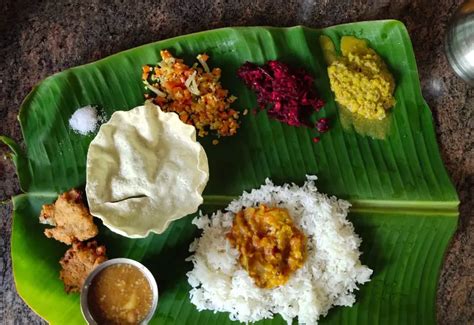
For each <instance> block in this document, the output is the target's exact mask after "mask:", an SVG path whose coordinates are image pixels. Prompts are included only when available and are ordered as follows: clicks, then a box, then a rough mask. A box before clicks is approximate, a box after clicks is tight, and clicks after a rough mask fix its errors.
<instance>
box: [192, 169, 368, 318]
mask: <svg viewBox="0 0 474 325" xmlns="http://www.w3.org/2000/svg"><path fill="white" fill-rule="evenodd" d="M306 177H307V182H306V183H305V184H304V185H303V186H302V187H299V186H297V185H295V184H291V185H289V184H285V185H283V186H275V185H273V183H272V182H271V181H270V180H268V179H267V180H266V181H265V185H262V186H261V187H260V189H257V190H252V191H251V192H250V193H247V192H244V193H243V194H242V196H241V197H239V198H238V199H236V200H234V201H232V202H231V203H230V204H229V206H228V207H227V208H226V210H227V212H222V211H217V212H216V213H214V214H213V215H212V216H211V217H209V216H207V215H202V214H201V216H200V217H198V218H195V219H194V220H193V223H194V224H195V225H196V226H197V227H198V228H199V229H202V230H203V233H202V236H201V238H197V239H196V240H195V241H194V242H193V243H192V244H191V246H190V248H189V250H190V251H191V252H194V255H192V256H190V257H189V258H188V260H191V261H192V262H193V264H194V268H193V270H191V271H190V272H188V273H187V276H188V282H189V284H190V285H191V286H192V289H191V291H190V297H191V302H192V303H193V304H194V305H196V307H197V309H198V310H204V309H209V310H213V311H215V312H229V313H230V315H229V317H230V319H232V320H238V321H241V322H254V321H258V320H261V319H263V318H273V315H274V314H276V313H279V314H280V315H281V316H282V317H283V318H284V319H285V320H286V321H287V322H288V324H290V323H292V320H293V318H295V317H298V322H299V323H304V324H317V321H318V319H319V318H320V316H325V315H326V314H327V312H328V310H329V309H330V308H331V306H333V305H334V306H352V304H353V303H354V302H355V295H354V293H353V291H354V290H355V289H358V287H357V284H358V283H364V282H367V281H369V279H370V275H371V274H372V270H371V269H369V268H368V267H367V266H365V265H362V264H361V263H360V261H359V256H360V254H361V253H360V252H359V250H358V248H359V245H360V243H361V239H360V238H359V237H358V236H357V234H355V232H354V227H353V226H352V224H351V223H350V222H349V221H348V220H347V219H346V216H347V213H348V210H349V207H350V203H349V202H347V201H344V200H338V199H337V198H336V197H328V196H327V195H325V194H321V193H318V191H317V188H316V186H315V185H314V181H315V180H316V179H317V178H316V176H306ZM258 204H266V205H268V206H273V207H280V208H286V209H287V210H288V212H289V213H290V215H291V216H292V218H293V220H294V222H295V224H296V225H297V226H298V227H299V228H300V229H301V230H303V232H304V233H305V234H306V235H307V237H308V243H307V245H308V246H307V250H308V256H307V260H306V262H305V264H304V266H303V267H302V268H300V269H298V270H297V271H296V272H295V273H294V274H292V275H291V276H290V279H289V280H288V282H287V283H286V284H285V285H283V286H280V287H276V288H273V289H261V288H259V287H257V286H256V285H255V284H254V282H253V279H252V278H251V277H250V276H249V275H248V273H247V271H246V270H244V269H243V268H242V267H241V266H240V264H239V263H238V257H239V253H238V251H237V250H236V249H234V248H232V247H231V245H230V243H229V241H228V240H227V239H226V237H225V235H226V233H228V232H229V230H230V228H231V226H232V221H233V218H234V215H235V213H237V212H238V211H240V210H242V209H243V208H246V207H249V206H256V205H258Z"/></svg>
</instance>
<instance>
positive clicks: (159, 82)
mask: <svg viewBox="0 0 474 325" xmlns="http://www.w3.org/2000/svg"><path fill="white" fill-rule="evenodd" d="M160 54H161V58H162V61H161V62H159V63H158V64H157V65H156V66H151V65H145V66H144V67H143V74H142V79H143V83H144V84H145V89H147V90H148V91H147V93H146V94H145V98H146V99H152V100H153V102H154V103H155V104H157V105H159V106H160V107H161V109H162V110H163V111H165V112H175V113H177V114H178V115H179V118H180V119H181V121H183V122H185V123H187V124H191V125H194V126H195V127H196V129H197V132H198V135H199V136H200V137H204V136H206V135H207V134H208V133H209V131H215V133H216V134H217V136H218V137H221V136H231V135H234V134H236V132H237V129H238V127H239V124H238V122H237V121H238V118H239V112H237V111H236V110H234V109H232V108H231V107H230V106H231V105H232V103H233V102H234V101H235V100H236V99H237V97H235V96H229V91H228V90H227V89H224V88H223V87H222V85H221V83H220V81H219V79H220V77H221V69H220V68H213V69H212V70H211V69H209V66H208V65H207V61H208V59H209V56H208V55H207V54H200V55H198V56H197V60H198V61H199V65H198V63H195V64H194V65H193V66H191V67H189V66H187V65H186V64H185V63H184V62H183V60H182V59H178V58H175V57H173V55H172V54H171V53H170V52H169V51H167V50H164V51H161V52H160ZM216 142H217V141H216V140H214V141H213V143H216Z"/></svg>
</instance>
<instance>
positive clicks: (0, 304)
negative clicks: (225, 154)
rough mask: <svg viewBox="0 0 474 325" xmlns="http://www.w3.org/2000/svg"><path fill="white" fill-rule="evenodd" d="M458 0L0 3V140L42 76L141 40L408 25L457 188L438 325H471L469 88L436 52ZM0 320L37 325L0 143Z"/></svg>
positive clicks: (473, 162)
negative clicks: (228, 30) (245, 29)
mask: <svg viewBox="0 0 474 325" xmlns="http://www.w3.org/2000/svg"><path fill="white" fill-rule="evenodd" d="M460 3H461V1H457V0H443V1H427V0H417V1H409V0H381V1H373V0H369V1H349V0H340V1H337V0H332V1H329V0H321V1H304V0H302V1H294V0H284V1H278V0H268V1H256V0H253V1H230V0H212V1H199V0H194V1H182V0H163V1H151V0H150V1H128V2H127V1H106V0H95V1H87V0H70V1H65V0H61V1H41V0H37V1H25V0H15V1H13V0H0V9H1V11H0V134H5V135H8V136H10V137H12V138H14V139H15V140H17V141H21V138H22V137H21V132H20V129H19V125H18V123H17V119H16V117H17V114H18V109H19V106H20V103H21V101H22V99H23V98H24V97H25V96H26V95H27V93H28V92H29V91H30V90H31V88H32V87H33V86H34V85H35V84H36V83H38V82H39V81H40V80H42V79H43V78H45V77H47V76H49V75H51V74H53V73H55V72H58V71H61V70H64V69H66V68H69V67H73V66H76V65H80V64H84V63H87V62H92V61H95V60H97V59H100V58H103V57H105V56H108V55H110V54H113V53H116V52H120V51H122V50H126V49H129V48H132V47H135V46H138V45H141V44H146V43H149V42H153V41H157V40H160V39H166V38H169V37H173V36H177V35H181V34H187V33H191V32H196V31H201V30H207V29H212V28H218V27H224V26H244V25H247V26H256V25H272V26H293V25H306V26H309V27H325V26H330V25H334V24H339V23H345V22H352V21H363V20H373V19H387V18H393V19H399V20H401V21H402V22H404V23H405V24H406V26H407V28H408V31H409V33H410V36H411V39H412V41H413V46H414V50H415V55H416V59H417V64H418V69H419V75H420V80H421V85H422V91H423V96H424V98H425V99H426V101H427V102H428V105H429V106H430V108H431V110H432V112H433V117H434V121H435V124H436V135H437V140H438V144H439V147H440V151H441V154H442V157H443V160H444V163H445V166H446V168H447V170H448V172H449V175H450V176H451V179H452V181H453V183H454V184H455V187H456V189H457V191H458V194H459V197H460V200H461V205H460V219H459V226H458V230H457V232H456V234H455V236H454V238H453V240H452V242H451V244H450V246H449V248H448V250H447V253H446V257H445V261H444V265H443V267H442V271H441V276H440V279H439V284H438V293H437V320H438V323H440V324H468V323H470V324H473V323H474V277H473V274H474V267H473V266H474V258H473V252H474V249H473V248H474V240H473V236H472V235H473V233H474V221H473V220H474V218H473V210H474V197H473V188H474V178H473V171H474V149H473V148H474V146H473V143H474V134H473V133H474V132H473V129H474V119H473V110H474V89H473V88H472V87H468V86H467V85H466V84H465V83H463V82H462V81H461V80H460V79H459V78H457V77H456V76H455V75H454V74H453V72H452V71H451V69H450V67H449V65H448V62H447V60H446V58H445V56H444V52H443V41H444V35H445V30H446V26H447V24H448V21H449V18H450V16H451V15H452V13H453V12H454V11H455V9H456V7H457V6H458V5H459V4H460ZM0 158H1V159H0V202H1V203H0V215H1V223H2V225H1V227H2V228H1V233H0V249H1V263H0V281H1V289H0V297H1V300H0V320H1V322H2V324H43V323H44V321H43V320H42V319H41V318H39V317H38V316H37V315H36V314H35V313H34V312H33V311H31V310H30V309H29V308H28V307H27V306H26V305H25V303H24V302H23V301H22V300H21V298H20V297H19V296H18V294H17V292H16V290H15V286H14V282H13V277H12V270H11V257H10V233H11V226H12V218H11V214H12V206H11V203H10V202H9V199H10V197H11V196H12V195H15V194H17V193H19V191H20V190H19V187H18V181H17V178H16V175H15V173H14V168H13V164H12V163H11V161H10V160H9V159H7V149H6V148H5V147H3V146H0Z"/></svg>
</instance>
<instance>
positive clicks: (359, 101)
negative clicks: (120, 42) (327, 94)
mask: <svg viewBox="0 0 474 325" xmlns="http://www.w3.org/2000/svg"><path fill="white" fill-rule="evenodd" d="M341 52H342V56H339V57H336V58H334V59H333V60H332V63H331V64H330V65H329V67H328V75H329V81H330V84H331V90H332V91H333V92H334V94H335V96H336V101H337V102H338V103H339V104H340V105H342V106H344V107H345V108H347V109H348V110H349V111H351V112H352V113H356V114H359V115H361V116H363V117H364V118H366V119H369V120H381V119H383V118H385V116H386V111H387V110H388V109H390V108H391V107H393V106H394V105H395V98H394V97H393V92H394V90H395V81H394V79H393V76H392V75H391V73H390V72H389V71H388V68H387V66H386V64H385V62H384V61H383V60H382V58H381V57H380V56H379V55H378V54H377V53H376V52H375V51H374V50H373V49H371V48H369V47H368V45H367V42H366V41H364V40H360V39H357V38H355V37H353V36H343V37H342V39H341Z"/></svg>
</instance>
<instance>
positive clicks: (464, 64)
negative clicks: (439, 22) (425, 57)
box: [445, 0, 474, 86]
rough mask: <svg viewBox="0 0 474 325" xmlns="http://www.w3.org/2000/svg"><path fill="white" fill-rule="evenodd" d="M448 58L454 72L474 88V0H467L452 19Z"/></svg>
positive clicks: (447, 50) (447, 43)
mask: <svg viewBox="0 0 474 325" xmlns="http://www.w3.org/2000/svg"><path fill="white" fill-rule="evenodd" d="M445 50H446V56H447V57H448V60H449V63H450V64H451V66H452V68H453V70H454V72H456V74H457V75H458V76H460V77H461V78H462V79H464V80H465V81H466V82H467V83H469V84H470V85H473V86H474V0H466V1H464V3H463V4H462V5H461V6H460V7H459V8H458V10H457V11H456V13H455V14H454V15H453V17H452V18H451V22H450V23H449V26H448V30H447V33H446V43H445Z"/></svg>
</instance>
